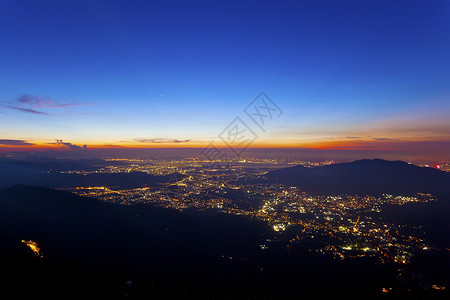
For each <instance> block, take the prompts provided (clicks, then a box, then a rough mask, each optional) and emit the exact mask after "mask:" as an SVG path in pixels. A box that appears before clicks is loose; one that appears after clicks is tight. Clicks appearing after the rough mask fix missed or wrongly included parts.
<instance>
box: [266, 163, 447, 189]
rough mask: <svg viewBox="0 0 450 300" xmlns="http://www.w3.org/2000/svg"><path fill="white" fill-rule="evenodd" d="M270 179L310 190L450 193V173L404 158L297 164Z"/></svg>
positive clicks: (272, 175)
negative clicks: (410, 162) (305, 165)
mask: <svg viewBox="0 0 450 300" xmlns="http://www.w3.org/2000/svg"><path fill="white" fill-rule="evenodd" d="M267 178H268V179H269V180H270V181H273V182H277V183H283V184H286V185H290V186H297V187H300V188H302V189H304V190H305V191H309V192H321V193H363V194H381V193H396V194H413V193H417V192H421V193H433V194H439V195H450V174H449V173H447V172H443V171H440V170H437V169H432V168H425V167H418V166H415V165H412V164H408V163H406V162H402V161H387V160H381V159H374V160H370V159H364V160H357V161H354V162H350V163H339V164H333V165H328V166H322V167H315V168H306V167H303V166H296V167H292V168H284V169H279V170H274V171H271V172H269V173H268V174H267Z"/></svg>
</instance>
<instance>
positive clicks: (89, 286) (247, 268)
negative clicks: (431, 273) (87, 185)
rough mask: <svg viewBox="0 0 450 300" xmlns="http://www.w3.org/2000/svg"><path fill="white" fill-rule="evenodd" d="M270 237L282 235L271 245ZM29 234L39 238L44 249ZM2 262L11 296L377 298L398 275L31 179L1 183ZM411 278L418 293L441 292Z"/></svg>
mask: <svg viewBox="0 0 450 300" xmlns="http://www.w3.org/2000/svg"><path fill="white" fill-rule="evenodd" d="M268 238H269V239H271V240H272V241H274V242H271V244H270V246H269V249H268V250H262V249H261V248H260V247H259V244H260V243H261V242H263V243H265V244H267V243H268V242H267V240H266V239H268ZM22 240H26V241H28V240H32V241H35V242H37V243H38V246H39V247H40V250H41V252H42V254H43V257H42V258H37V257H33V254H32V252H31V251H30V249H28V248H27V247H26V246H25V244H24V243H22V242H21V241H22ZM0 263H1V265H2V273H3V274H4V275H5V276H3V279H2V280H1V281H0V297H1V298H6V295H9V297H10V294H8V293H11V292H12V293H15V294H16V296H19V295H20V294H22V293H24V292H25V293H27V294H29V295H32V296H33V297H37V296H40V295H44V296H46V299H50V298H55V297H56V298H58V299H60V298H70V297H72V296H77V297H83V298H90V297H96V298H99V297H100V298H113V299H114V298H125V299H130V298H138V299H144V298H145V299H148V298H157V299H161V298H173V297H176V298H196V299H198V298H201V299H213V298H215V299H283V298H284V299H286V298H289V299H291V298H307V299H329V298H330V297H331V296H333V297H334V296H336V295H345V296H346V298H369V297H372V296H380V295H381V287H383V286H385V285H388V284H389V285H392V284H395V276H396V269H395V268H394V269H393V268H390V267H389V266H380V265H377V262H376V261H373V260H371V259H364V260H355V261H351V260H350V261H335V260H332V259H331V258H330V257H326V256H323V255H320V254H316V253H315V252H314V251H309V246H308V245H304V246H299V247H298V248H291V249H289V248H286V243H284V242H283V241H282V240H279V241H278V240H277V236H276V235H275V233H274V232H272V231H271V230H270V229H269V227H268V226H267V225H266V224H264V223H261V222H259V221H256V220H251V219H246V218H243V217H239V216H230V215H224V214H218V213H215V212H204V213H198V212H190V213H186V212H183V213H180V212H178V211H175V210H168V209H163V208H156V207H149V206H120V205H116V204H111V203H105V202H101V201H98V200H95V199H90V198H84V197H79V196H76V195H74V194H71V193H66V192H60V191H54V190H51V189H47V188H40V187H29V186H23V185H16V186H13V187H12V188H9V189H6V190H3V191H0ZM407 284H408V285H406V287H408V288H410V287H411V288H413V291H415V292H416V293H418V295H422V294H423V293H425V295H429V293H434V292H433V291H427V290H424V289H421V288H419V289H418V290H414V288H417V284H416V283H415V281H413V282H412V283H411V285H409V283H407ZM405 290H406V289H405ZM405 293H406V292H405ZM408 293H410V294H411V292H408ZM430 295H431V294H430ZM442 295H444V296H445V295H447V294H443V293H440V294H439V293H438V294H437V296H442ZM56 298H55V299H56Z"/></svg>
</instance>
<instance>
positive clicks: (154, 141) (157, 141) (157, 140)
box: [134, 138, 191, 144]
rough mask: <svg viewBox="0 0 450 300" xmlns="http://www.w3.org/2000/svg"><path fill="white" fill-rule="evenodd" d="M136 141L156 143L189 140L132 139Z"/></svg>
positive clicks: (176, 142)
mask: <svg viewBox="0 0 450 300" xmlns="http://www.w3.org/2000/svg"><path fill="white" fill-rule="evenodd" d="M134 140H135V141H136V142H139V143H156V144H162V143H175V144H178V143H188V142H190V141H191V140H177V139H169V138H155V139H134Z"/></svg>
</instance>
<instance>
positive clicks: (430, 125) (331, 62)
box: [0, 0, 450, 155]
mask: <svg viewBox="0 0 450 300" xmlns="http://www.w3.org/2000/svg"><path fill="white" fill-rule="evenodd" d="M261 91H264V92H265V93H267V95H268V96H269V97H271V98H272V100H273V101H274V102H275V103H276V104H277V105H278V106H279V107H280V108H281V109H282V110H283V114H282V116H280V117H279V118H277V119H274V120H272V121H271V122H270V124H268V125H267V130H266V131H265V132H263V131H261V130H260V129H259V128H257V127H256V126H255V124H254V123H252V121H251V120H250V119H248V117H247V116H246V115H245V113H244V112H243V110H244V108H245V107H246V106H247V105H248V104H249V103H250V102H251V101H252V100H253V99H254V98H255V97H256V96H257V95H258V94H259V93H260V92H261ZM237 116H239V117H241V118H242V120H244V121H245V122H246V123H247V124H248V125H249V126H251V128H252V129H253V130H254V131H255V133H256V134H257V135H258V136H259V138H258V139H257V140H256V141H255V142H254V143H253V144H252V146H254V147H308V148H331V149H385V150H392V151H397V150H404V149H408V148H411V147H414V148H415V149H417V150H418V151H423V152H424V153H425V152H429V153H437V154H436V155H441V154H445V153H447V154H448V153H449V152H450V151H449V149H450V148H449V146H450V2H449V1H447V0H442V1H411V0H409V1H205V2H199V1H142V2H139V1H91V0H90V1H0V134H1V135H0V147H3V149H6V150H8V149H9V150H10V149H19V148H20V149H36V148H47V147H62V148H69V147H70V146H73V145H77V146H82V145H87V148H88V149H89V148H94V147H114V146H126V147H204V146H205V145H207V143H208V142H209V141H211V140H218V138H217V136H218V135H219V134H220V133H221V132H222V130H223V129H224V128H225V127H226V126H227V125H228V124H229V123H230V122H231V121H232V120H233V119H234V118H235V117H237ZM57 140H58V141H57ZM73 148H74V149H76V147H73ZM439 153H440V154H439Z"/></svg>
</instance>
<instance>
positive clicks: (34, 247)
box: [22, 240, 44, 258]
mask: <svg viewBox="0 0 450 300" xmlns="http://www.w3.org/2000/svg"><path fill="white" fill-rule="evenodd" d="M22 243H24V244H25V245H27V246H28V247H29V248H30V249H31V251H33V253H34V254H35V255H36V256H37V257H40V258H42V257H43V256H44V255H43V254H42V253H41V249H40V248H39V247H38V243H36V242H35V241H31V240H30V241H25V240H22Z"/></svg>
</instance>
